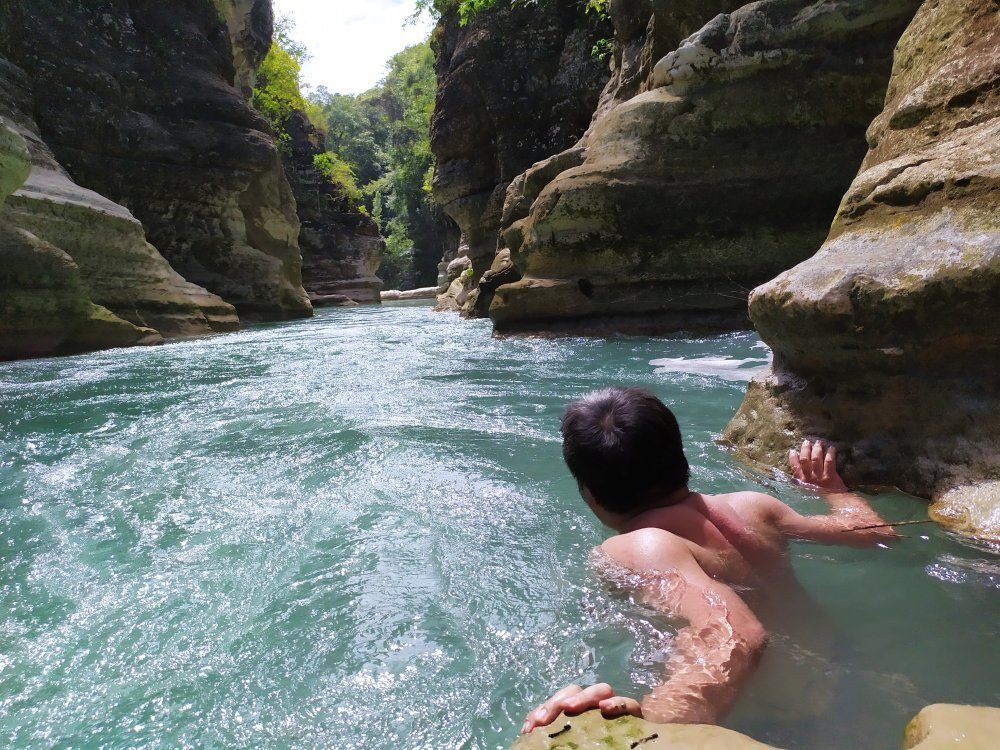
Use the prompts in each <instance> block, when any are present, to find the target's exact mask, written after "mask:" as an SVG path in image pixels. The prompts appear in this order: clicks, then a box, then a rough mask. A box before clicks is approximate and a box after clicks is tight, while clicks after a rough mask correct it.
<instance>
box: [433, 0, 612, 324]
mask: <svg viewBox="0 0 1000 750" xmlns="http://www.w3.org/2000/svg"><path fill="white" fill-rule="evenodd" d="M608 34H609V30H608V29H605V28H603V24H602V23H601V22H600V21H599V19H598V18H597V16H596V15H595V14H585V13H584V12H583V8H582V6H581V4H580V3H579V2H577V1H576V0H552V2H547V3H540V4H537V5H525V6H520V7H516V8H511V7H509V5H507V4H501V5H500V6H498V7H497V8H495V9H492V10H488V11H483V12H481V13H479V14H478V15H477V16H476V17H475V18H474V19H473V20H472V21H471V22H470V23H469V24H468V25H467V26H464V27H463V26H461V25H460V24H459V20H458V16H457V13H456V12H455V11H448V12H446V13H445V14H444V16H443V17H442V19H441V22H440V24H439V26H438V28H437V30H436V31H435V34H434V37H433V40H432V44H433V46H434V51H435V54H436V72H437V79H438V93H437V102H436V106H435V112H434V117H433V119H432V122H431V149H432V150H433V152H434V155H435V157H436V158H437V168H436V171H435V174H434V181H433V189H434V198H435V200H436V201H438V202H439V203H440V204H441V205H442V206H443V207H444V209H445V211H446V212H447V213H448V215H449V216H451V218H452V219H454V220H455V222H456V223H457V224H458V226H459V228H460V230H461V233H462V236H461V239H460V242H459V247H458V249H457V251H456V253H455V254H456V255H458V256H460V257H462V258H468V262H467V263H466V262H463V263H460V264H459V265H457V266H455V267H454V268H453V270H452V273H451V274H450V276H451V278H452V279H457V278H459V277H461V281H460V283H459V284H458V285H457V286H455V287H454V288H453V292H452V294H450V295H447V296H446V299H444V300H442V302H443V306H444V307H447V308H449V309H457V308H458V307H461V305H462V304H463V303H464V301H465V294H466V293H467V292H468V291H470V290H471V289H472V288H473V287H474V286H475V283H474V282H475V280H478V279H479V277H480V276H482V275H483V273H484V272H485V271H486V270H487V269H488V268H489V267H490V265H491V263H492V262H493V260H494V255H495V254H496V251H497V233H498V230H499V227H500V213H501V209H502V207H503V198H504V192H505V190H506V188H507V185H508V184H509V183H510V181H511V180H512V179H513V178H514V177H515V176H516V175H517V174H518V173H520V172H522V171H523V170H524V169H526V168H527V167H528V166H530V165H531V164H532V163H533V162H535V161H537V160H538V159H541V158H543V157H545V156H547V155H549V154H551V153H554V152H556V151H561V150H562V149H564V148H566V147H567V146H570V145H572V144H573V143H574V142H575V141H576V140H577V139H578V138H579V137H580V136H581V135H582V134H583V132H584V130H585V129H586V127H587V125H588V124H589V122H590V119H591V115H592V113H593V111H594V109H595V107H596V105H597V100H598V95H599V94H600V91H601V88H602V87H603V86H604V85H605V82H606V81H607V79H608V68H607V64H606V63H602V62H601V61H600V60H598V59H596V58H595V57H594V56H593V55H592V54H591V50H592V48H593V45H594V44H595V42H596V41H597V40H598V39H599V38H601V37H602V36H607V35H608ZM453 258H454V256H451V257H446V262H447V261H450V260H452V259H453ZM467 269H468V270H469V272H468V273H465V272H466V270H467ZM462 274H464V276H462ZM465 282H468V283H465Z"/></svg>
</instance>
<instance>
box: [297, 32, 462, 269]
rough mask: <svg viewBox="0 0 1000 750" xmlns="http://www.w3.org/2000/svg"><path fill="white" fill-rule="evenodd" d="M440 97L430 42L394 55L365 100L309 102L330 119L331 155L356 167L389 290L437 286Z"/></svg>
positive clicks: (329, 97)
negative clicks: (436, 113)
mask: <svg viewBox="0 0 1000 750" xmlns="http://www.w3.org/2000/svg"><path fill="white" fill-rule="evenodd" d="M436 92H437V81H436V79H435V76H434V54H433V52H432V51H431V49H430V45H429V44H428V43H426V42H425V43H423V44H416V45H413V46H411V47H408V48H406V49H405V50H403V51H402V52H399V53H398V54H396V55H394V56H393V57H392V58H391V59H390V60H389V62H388V64H387V69H386V75H385V78H383V79H382V81H381V82H380V83H379V84H378V85H377V86H375V87H374V88H373V89H371V90H369V91H366V92H364V93H363V94H360V95H358V96H347V95H343V94H331V93H330V92H329V91H327V90H326V89H323V88H319V89H317V90H316V92H315V94H314V95H313V96H312V97H311V103H312V105H313V107H314V109H315V110H316V111H317V112H319V113H320V114H321V117H322V119H323V120H324V124H325V130H326V132H327V141H326V147H327V149H329V151H330V152H331V153H333V154H336V155H337V156H338V157H339V158H340V159H341V160H343V162H344V163H345V164H347V165H349V166H350V168H351V170H352V171H353V174H354V175H355V176H356V178H357V183H358V185H359V186H360V192H361V195H362V200H363V201H364V204H365V206H366V208H367V210H368V211H369V213H370V214H371V215H372V217H373V218H375V220H376V221H378V223H379V227H380V230H381V232H382V234H383V235H384V236H385V238H386V256H385V260H384V262H383V265H382V268H381V269H380V270H379V274H380V275H381V276H382V278H383V279H384V280H385V282H386V284H387V286H390V287H397V286H399V287H403V288H406V287H410V286H428V285H432V284H434V283H435V281H436V278H437V263H438V261H439V260H440V258H441V255H442V252H443V249H444V248H443V242H444V238H443V232H444V230H445V228H446V227H445V222H446V221H447V220H446V219H445V217H443V215H442V214H441V211H440V210H439V209H438V208H437V207H436V206H435V205H434V204H433V202H432V201H431V196H430V182H431V176H432V175H433V171H434V156H433V154H432V153H431V149H430V120H431V113H432V112H433V110H434V98H435V95H436Z"/></svg>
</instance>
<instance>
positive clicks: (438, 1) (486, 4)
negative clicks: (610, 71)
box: [414, 0, 611, 54]
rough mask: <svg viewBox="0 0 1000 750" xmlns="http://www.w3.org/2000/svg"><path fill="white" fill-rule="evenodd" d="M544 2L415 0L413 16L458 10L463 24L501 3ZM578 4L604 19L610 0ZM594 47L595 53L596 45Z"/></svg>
mask: <svg viewBox="0 0 1000 750" xmlns="http://www.w3.org/2000/svg"><path fill="white" fill-rule="evenodd" d="M546 2H550V0H416V10H415V11H414V16H415V17H416V16H420V15H421V14H422V13H430V14H431V15H432V16H434V17H435V18H437V17H439V16H440V15H441V14H442V13H445V12H447V11H449V10H458V17H459V19H460V22H461V24H462V25H463V26H465V25H466V24H467V23H468V22H469V21H471V20H472V19H473V18H474V17H475V16H476V14H477V13H480V12H481V11H484V10H489V9H490V8H494V7H496V6H497V5H500V4H503V3H509V4H510V6H511V7H512V8H518V7H520V8H524V7H527V6H530V5H538V4H540V3H546ZM580 4H581V5H583V7H584V9H585V10H586V11H587V12H588V13H590V12H595V13H599V14H600V15H601V19H602V20H605V19H606V18H607V15H608V11H609V8H610V6H611V0H580ZM594 49H595V54H596V51H597V47H595V48H594Z"/></svg>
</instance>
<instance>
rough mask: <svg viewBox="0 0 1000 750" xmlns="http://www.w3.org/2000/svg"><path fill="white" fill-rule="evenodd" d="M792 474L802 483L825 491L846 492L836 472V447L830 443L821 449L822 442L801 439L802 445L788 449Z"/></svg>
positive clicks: (842, 481) (845, 487)
mask: <svg viewBox="0 0 1000 750" xmlns="http://www.w3.org/2000/svg"><path fill="white" fill-rule="evenodd" d="M788 463H789V464H791V466H792V476H794V477H795V479H796V480H798V481H799V482H801V483H802V484H806V485H809V486H810V487H816V488H818V489H821V490H824V491H825V492H847V491H848V489H847V485H846V484H844V480H843V479H841V478H840V474H838V473H837V449H836V448H834V447H833V446H832V445H831V446H830V447H829V448H827V449H826V451H825V453H824V451H823V442H822V441H820V440H817V441H816V442H815V443H812V442H810V441H808V440H803V441H802V447H801V448H800V449H799V450H798V451H796V450H795V449H794V448H793V449H792V450H790V451H788Z"/></svg>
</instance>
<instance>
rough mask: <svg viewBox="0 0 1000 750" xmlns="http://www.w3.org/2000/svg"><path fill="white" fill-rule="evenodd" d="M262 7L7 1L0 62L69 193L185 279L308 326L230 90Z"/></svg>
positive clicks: (257, 48) (257, 44)
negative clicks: (85, 195) (135, 226)
mask: <svg viewBox="0 0 1000 750" xmlns="http://www.w3.org/2000/svg"><path fill="white" fill-rule="evenodd" d="M265 5H267V3H265V2H248V0H215V2H214V3H213V1H212V0H186V1H185V2H182V3H169V4H166V3H161V2H154V0H137V1H134V2H127V3H126V2H124V1H123V0H92V1H89V2H82V1H81V0H7V2H5V3H4V4H3V7H2V8H0V49H2V51H3V53H4V55H5V56H6V57H7V58H8V59H10V60H12V61H13V62H14V63H16V64H17V65H18V66H20V67H21V68H23V69H24V71H25V72H26V74H27V76H28V80H29V81H30V84H31V86H30V89H31V90H30V94H31V95H32V96H33V99H34V101H33V112H34V114H35V116H36V120H37V122H38V125H39V127H40V131H41V135H42V137H43V138H44V140H45V143H46V144H47V145H48V146H49V147H50V148H51V149H52V151H53V152H54V154H55V156H56V158H57V159H58V161H59V163H60V164H61V165H62V166H63V167H65V169H66V171H67V172H68V173H69V175H70V176H71V177H72V178H73V180H75V181H76V182H77V183H79V184H81V185H85V186H86V187H87V188H89V189H91V190H95V191H97V192H99V193H100V194H101V195H104V196H106V197H107V198H109V199H110V200H111V201H112V202H114V203H118V204H120V205H123V206H125V207H127V208H128V209H129V210H130V211H131V213H132V214H134V216H135V217H137V218H138V219H139V220H140V221H141V222H142V224H143V225H144V226H145V228H146V232H147V236H148V238H149V240H150V241H151V242H152V243H153V244H154V245H155V246H156V247H157V248H158V249H159V250H160V251H161V252H162V253H163V255H164V256H165V257H166V258H167V260H169V261H170V264H171V265H172V266H173V268H174V269H175V270H177V271H178V272H180V273H181V274H182V275H183V276H184V277H185V278H186V279H188V280H189V281H192V282H195V283H197V284H199V285H201V286H204V287H206V288H208V289H209V290H211V291H212V292H214V293H216V294H218V295H220V296H221V297H223V298H225V299H226V300H227V301H228V302H231V303H233V304H234V305H235V306H236V307H237V309H238V310H239V311H240V313H241V314H242V315H245V316H249V317H258V318H272V319H279V318H289V317H299V316H305V315H309V314H310V313H311V306H310V304H309V301H308V298H307V296H306V294H305V291H304V290H303V289H302V286H301V257H300V255H299V249H298V245H297V236H298V220H297V218H296V215H295V203H294V200H293V198H292V194H291V190H290V189H289V186H288V183H287V181H286V179H285V176H284V173H283V171H282V167H281V163H280V161H279V158H278V154H277V150H276V148H275V145H274V142H273V139H272V137H271V136H270V135H269V134H268V132H267V131H268V128H267V125H266V124H265V123H264V121H263V120H262V119H261V118H260V117H259V116H258V115H257V114H256V113H255V112H254V111H253V110H252V109H251V108H250V106H249V104H248V103H247V102H246V100H245V98H244V97H243V96H242V95H241V93H240V92H238V91H237V90H236V89H235V88H234V85H239V86H241V87H244V88H245V87H246V86H247V85H248V83H249V82H250V79H251V76H250V74H249V73H248V70H249V69H250V68H251V67H252V63H253V61H254V60H255V59H259V55H260V54H263V51H264V50H266V42H265V37H267V36H269V25H270V24H269V21H270V15H269V8H265V7H264V6H265ZM222 11H225V12H222ZM241 19H242V21H241ZM251 21H252V22H253V23H252V26H253V28H250V27H247V28H246V29H244V30H243V31H245V33H243V31H240V29H239V26H240V23H241V22H251ZM227 23H228V24H230V27H228V28H227ZM230 30H232V31H233V32H235V34H234V35H235V37H236V44H235V49H234V44H233V43H232V42H231V41H230ZM265 31H267V32H268V33H267V34H265ZM261 46H262V47H263V49H261ZM234 60H236V62H234ZM237 62H238V63H239V68H238V66H237ZM238 78H239V80H237V79H238Z"/></svg>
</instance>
